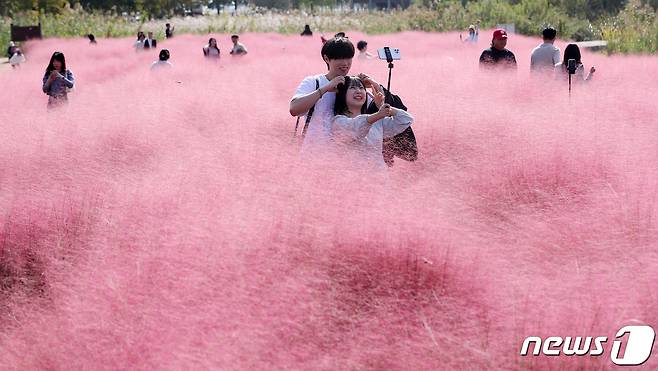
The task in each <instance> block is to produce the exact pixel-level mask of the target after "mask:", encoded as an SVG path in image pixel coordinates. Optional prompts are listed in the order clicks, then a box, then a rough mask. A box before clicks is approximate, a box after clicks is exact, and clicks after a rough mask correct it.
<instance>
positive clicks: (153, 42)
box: [144, 31, 158, 49]
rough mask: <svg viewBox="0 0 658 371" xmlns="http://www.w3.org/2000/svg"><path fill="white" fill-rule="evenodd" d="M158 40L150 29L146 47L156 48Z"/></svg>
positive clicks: (145, 42) (145, 40)
mask: <svg viewBox="0 0 658 371" xmlns="http://www.w3.org/2000/svg"><path fill="white" fill-rule="evenodd" d="M157 46H158V41H157V40H155V39H153V32H151V31H149V33H148V37H147V38H146V39H144V49H150V48H156V47H157Z"/></svg>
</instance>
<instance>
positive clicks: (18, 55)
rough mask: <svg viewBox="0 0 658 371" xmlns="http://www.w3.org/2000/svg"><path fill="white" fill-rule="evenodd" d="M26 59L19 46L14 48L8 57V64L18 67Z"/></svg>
mask: <svg viewBox="0 0 658 371" xmlns="http://www.w3.org/2000/svg"><path fill="white" fill-rule="evenodd" d="M26 61H27V59H25V55H23V52H22V51H21V50H20V49H19V48H16V52H15V53H14V55H12V56H11V58H9V64H10V65H11V67H12V68H16V67H20V66H21V64H23V63H25V62H26Z"/></svg>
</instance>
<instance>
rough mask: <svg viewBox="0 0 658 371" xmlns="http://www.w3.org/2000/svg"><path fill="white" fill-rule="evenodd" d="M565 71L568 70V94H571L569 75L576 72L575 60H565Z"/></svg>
mask: <svg viewBox="0 0 658 371" xmlns="http://www.w3.org/2000/svg"><path fill="white" fill-rule="evenodd" d="M567 71H568V72H569V96H571V75H575V74H576V60H575V59H569V60H568V61H567Z"/></svg>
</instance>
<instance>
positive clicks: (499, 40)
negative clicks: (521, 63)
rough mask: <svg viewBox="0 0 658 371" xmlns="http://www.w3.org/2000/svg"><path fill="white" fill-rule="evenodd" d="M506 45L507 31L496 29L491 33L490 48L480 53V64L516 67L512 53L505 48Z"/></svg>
mask: <svg viewBox="0 0 658 371" xmlns="http://www.w3.org/2000/svg"><path fill="white" fill-rule="evenodd" d="M505 46H507V31H505V30H503V29H497V30H495V31H494V33H493V40H491V48H489V49H486V50H485V51H483V52H482V54H481V55H480V66H505V67H513V68H516V58H515V57H514V53H512V52H511V51H509V50H507V49H505Z"/></svg>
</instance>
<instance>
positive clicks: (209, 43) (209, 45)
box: [208, 37, 219, 52]
mask: <svg viewBox="0 0 658 371" xmlns="http://www.w3.org/2000/svg"><path fill="white" fill-rule="evenodd" d="M213 40H215V46H214V48H215V49H217V51H218V52H219V46H217V39H215V38H214V37H211V38H210V39H209V40H208V50H210V49H211V48H213V46H212V45H211V44H212V42H211V41H213Z"/></svg>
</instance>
